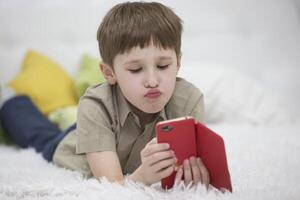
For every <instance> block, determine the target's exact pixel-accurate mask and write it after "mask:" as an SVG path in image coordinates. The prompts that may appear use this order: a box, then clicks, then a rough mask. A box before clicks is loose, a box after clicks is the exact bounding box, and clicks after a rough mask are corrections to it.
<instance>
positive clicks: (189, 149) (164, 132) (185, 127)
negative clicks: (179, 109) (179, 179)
mask: <svg viewBox="0 0 300 200" xmlns="http://www.w3.org/2000/svg"><path fill="white" fill-rule="evenodd" d="M156 137H157V142H158V143H168V144H169V145H170V149H172V150H173V151H174V153H175V156H176V158H177V159H178V161H177V163H176V165H178V166H181V165H182V164H183V161H184V160H185V159H187V158H190V157H191V156H195V157H196V156H197V148H196V126H195V121H194V119H193V118H192V117H182V118H176V119H172V120H167V121H162V122H159V123H157V124H156ZM175 176H176V172H175V171H174V172H173V173H172V174H171V175H170V176H169V177H166V178H164V179H162V181H161V185H162V188H164V189H169V188H172V187H173V185H174V181H175Z"/></svg>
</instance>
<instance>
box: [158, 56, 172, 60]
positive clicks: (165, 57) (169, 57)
mask: <svg viewBox="0 0 300 200" xmlns="http://www.w3.org/2000/svg"><path fill="white" fill-rule="evenodd" d="M158 59H159V60H172V57H171V56H159V57H158Z"/></svg>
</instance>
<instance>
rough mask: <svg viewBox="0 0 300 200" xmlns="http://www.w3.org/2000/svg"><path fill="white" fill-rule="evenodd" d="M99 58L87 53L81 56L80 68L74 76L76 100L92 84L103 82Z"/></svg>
mask: <svg viewBox="0 0 300 200" xmlns="http://www.w3.org/2000/svg"><path fill="white" fill-rule="evenodd" d="M99 63H100V60H98V59H97V58H93V57H91V56H89V55H87V54H84V55H83V56H82V57H81V63H80V68H79V71H78V74H77V76H76V78H75V92H76V96H77V100H78V99H79V98H80V97H81V96H82V95H83V94H84V92H85V90H86V89H87V88H88V87H89V86H91V85H94V84H98V83H102V82H105V78H104V76H103V74H102V72H101V70H100V67H99Z"/></svg>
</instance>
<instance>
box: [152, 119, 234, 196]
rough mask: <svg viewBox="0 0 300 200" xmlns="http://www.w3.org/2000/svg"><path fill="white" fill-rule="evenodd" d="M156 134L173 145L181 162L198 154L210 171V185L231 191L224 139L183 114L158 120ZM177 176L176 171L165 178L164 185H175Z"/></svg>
mask: <svg viewBox="0 0 300 200" xmlns="http://www.w3.org/2000/svg"><path fill="white" fill-rule="evenodd" d="M156 136H157V141H158V142H159V143H169V144H170V148H171V149H172V150H173V151H174V152H175V155H176V157H177V159H178V162H177V164H178V165H182V163H183V161H184V160H185V159H187V158H189V157H191V156H198V157H200V158H201V159H202V161H203V163H204V165H205V166H206V168H207V170H208V171H209V175H210V184H211V185H212V186H214V187H215V188H217V189H222V188H225V189H227V190H229V191H231V192H232V186H231V180H230V174H229V170H228V165H227V159H226V151H225V145H224V141H223V139H222V137H221V136H219V135H218V134H217V133H215V132H214V131H212V130H210V129H209V128H207V127H206V126H204V125H203V124H201V123H198V122H195V121H194V119H193V118H191V117H184V118H177V119H172V120H167V121H163V122H159V123H157V125H156ZM175 176H176V172H175V171H174V172H173V173H172V174H171V175H170V176H169V177H167V178H164V179H163V180H162V187H163V188H165V189H169V188H172V187H173V185H174V180H175Z"/></svg>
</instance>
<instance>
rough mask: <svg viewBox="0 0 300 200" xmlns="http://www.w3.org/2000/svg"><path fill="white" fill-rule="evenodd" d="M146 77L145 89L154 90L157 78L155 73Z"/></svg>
mask: <svg viewBox="0 0 300 200" xmlns="http://www.w3.org/2000/svg"><path fill="white" fill-rule="evenodd" d="M146 76H147V77H146V84H145V86H146V87H150V88H155V87H157V86H158V77H157V75H156V74H155V73H153V72H150V73H148V74H147V75H146Z"/></svg>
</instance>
